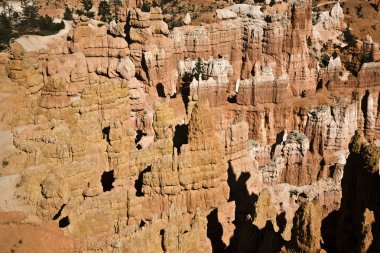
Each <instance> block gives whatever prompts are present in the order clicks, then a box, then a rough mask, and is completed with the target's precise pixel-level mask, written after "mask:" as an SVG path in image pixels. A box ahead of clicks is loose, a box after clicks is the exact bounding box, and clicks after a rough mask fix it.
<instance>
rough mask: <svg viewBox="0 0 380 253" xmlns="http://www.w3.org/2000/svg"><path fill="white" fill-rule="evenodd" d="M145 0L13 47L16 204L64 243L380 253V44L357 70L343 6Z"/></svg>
mask: <svg viewBox="0 0 380 253" xmlns="http://www.w3.org/2000/svg"><path fill="white" fill-rule="evenodd" d="M140 4H141V3H136V4H134V3H131V5H132V6H123V8H122V9H121V10H123V13H124V14H123V15H122V18H120V20H119V21H120V22H118V23H116V21H113V22H111V24H109V25H108V24H102V25H98V24H97V22H95V21H94V20H89V19H88V18H86V17H83V16H82V17H77V18H75V19H74V21H73V23H72V29H70V30H69V31H67V33H65V34H63V35H62V37H58V38H55V39H54V40H51V42H50V43H48V44H47V45H48V46H47V49H41V50H40V49H38V50H33V49H31V48H30V47H28V45H27V44H25V41H28V40H19V41H18V42H16V43H13V44H12V45H11V46H10V49H9V51H8V52H4V53H1V54H0V63H1V64H0V80H1V81H0V96H1V101H0V108H1V111H0V116H1V124H0V128H1V131H0V141H1V145H0V146H1V147H3V148H1V149H0V155H1V159H2V171H1V175H2V176H1V177H0V183H1V184H0V185H4V186H6V187H5V188H6V189H5V188H4V191H3V190H2V191H0V210H1V211H0V217H2V216H1V215H3V214H4V217H5V218H4V219H5V220H6V221H7V222H8V223H9V224H11V225H12V226H13V225H14V226H15V227H16V228H17V227H18V226H22V225H21V224H24V223H28V222H29V223H31V224H33V226H41V227H44V226H51V227H53V228H54V229H55V230H51V231H53V232H54V231H58V232H57V233H56V234H55V232H54V234H53V235H51V234H50V232H49V233H48V236H47V238H48V239H47V240H50V237H49V236H51V238H52V239H54V238H58V239H60V238H61V239H62V238H63V239H62V241H64V242H66V240H67V241H68V242H69V243H68V245H69V248H67V249H66V248H62V252H95V251H102V252H247V253H248V252H324V251H325V250H326V251H327V252H336V251H338V252H339V251H340V252H347V251H349V250H350V249H354V250H355V252H356V251H357V252H366V251H368V250H374V252H376V250H377V249H378V248H379V245H378V244H379V243H378V242H377V238H378V235H379V231H378V225H376V224H377V217H378V213H377V211H378V209H379V203H378V198H377V197H376V194H375V193H376V192H377V191H376V185H378V184H376V180H377V179H376V178H377V176H378V174H379V173H378V160H379V159H378V154H379V152H378V150H377V147H376V146H377V145H379V140H378V139H379V137H378V136H379V122H378V121H379V104H380V97H379V94H380V88H379V85H378V84H379V81H378V80H379V78H378V77H379V71H380V65H379V63H378V62H376V61H377V60H378V58H379V57H378V53H379V50H378V48H379V47H378V44H377V43H376V42H374V41H372V39H371V38H369V37H368V38H367V39H366V40H365V41H364V42H360V43H361V44H360V43H358V45H359V46H357V47H356V48H355V49H350V50H352V51H353V52H356V53H360V54H362V55H364V56H371V57H372V58H366V59H371V60H373V62H372V61H371V62H364V63H363V64H362V65H361V67H360V69H359V70H358V72H357V73H356V74H355V75H354V74H353V73H351V72H350V71H351V70H350V69H349V66H351V65H347V64H353V63H355V62H354V60H352V59H347V58H349V56H348V55H344V54H343V53H341V52H340V51H339V53H340V54H339V55H335V54H334V55H333V52H336V53H337V51H334V50H337V49H336V48H338V47H335V48H334V43H338V42H339V43H338V44H339V45H342V46H343V44H344V43H343V42H342V41H341V38H340V37H339V35H338V34H341V32H342V30H343V29H345V28H346V25H345V23H344V13H343V10H342V7H341V4H340V3H336V4H334V5H332V6H331V10H330V11H329V12H326V13H321V14H320V16H319V18H318V19H317V20H316V21H317V22H314V25H313V20H312V19H313V15H314V16H315V15H316V14H315V13H314V14H313V13H312V1H311V0H291V1H281V0H276V1H265V3H262V4H260V5H258V4H256V5H251V4H232V5H231V6H229V7H227V8H223V9H218V10H217V11H216V12H215V13H212V17H213V19H214V21H215V22H211V23H207V24H202V25H201V26H196V25H193V24H192V23H193V21H192V20H193V18H194V16H192V15H193V14H192V13H191V12H189V13H188V15H186V16H185V17H184V18H183V20H182V25H181V26H178V27H175V28H173V29H172V30H169V28H168V25H167V24H166V23H165V22H164V18H165V15H166V14H165V13H164V12H163V10H162V9H161V8H159V7H152V8H151V9H150V11H149V12H143V11H141V10H140V9H138V8H127V7H134V6H135V5H137V6H139V5H140ZM327 35H328V37H327ZM34 39H41V38H40V37H36V38H34ZM337 41H338V42H337ZM324 48H325V49H324ZM323 50H325V51H323ZM342 50H343V49H342ZM329 51H331V55H327V56H328V57H325V58H324V56H323V53H328V52H329ZM344 52H346V51H344ZM337 54H338V53H337ZM356 130H358V132H357V134H356V135H355V131H356ZM359 132H361V134H359ZM354 135H355V136H356V137H354V138H353V139H352V140H351V138H352V136H354ZM0 189H3V188H1V187H0ZM359 193H360V194H359ZM352 203H354V204H352ZM351 204H352V205H353V207H352V208H350V205H351ZM3 211H4V212H3ZM13 212H20V213H21V214H22V215H20V217H21V218H20V217H19V216H17V217H16V218H15V217H13V216H12V215H15V214H14V213H13ZM9 215H11V216H9ZM17 215H19V213H17ZM7 222H4V223H1V222H0V223H1V224H0V228H2V227H3V226H5V228H7V227H6V226H10V225H9V224H8V223H7ZM337 229H339V231H350V233H344V232H341V233H340V235H339V236H337V234H336V233H335V232H334V231H337ZM1 231H3V230H1ZM49 231H50V230H49ZM53 232H51V233H53ZM59 232H60V233H59ZM1 234H2V233H1V232H0V238H2V235H1ZM22 236H24V235H22ZM25 236H26V237H23V239H22V240H23V241H24V242H25V245H28V243H29V242H28V239H24V238H29V237H30V238H33V237H32V235H25ZM28 236H29V237H28ZM36 236H37V235H36ZM30 238H29V239H30ZM58 239H57V241H58V242H60V241H59V240H58ZM359 239H360V240H359ZM335 241H336V242H337V244H335ZM333 242H334V243H333ZM20 247H21V246H20ZM9 250H10V249H9ZM57 252H59V251H57Z"/></svg>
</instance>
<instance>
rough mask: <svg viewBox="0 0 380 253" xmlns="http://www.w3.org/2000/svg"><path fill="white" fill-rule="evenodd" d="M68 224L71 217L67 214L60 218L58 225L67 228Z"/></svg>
mask: <svg viewBox="0 0 380 253" xmlns="http://www.w3.org/2000/svg"><path fill="white" fill-rule="evenodd" d="M68 225H70V218H69V216H65V217H63V218H62V219H60V220H59V222H58V226H59V227H60V228H65V227H67V226H68Z"/></svg>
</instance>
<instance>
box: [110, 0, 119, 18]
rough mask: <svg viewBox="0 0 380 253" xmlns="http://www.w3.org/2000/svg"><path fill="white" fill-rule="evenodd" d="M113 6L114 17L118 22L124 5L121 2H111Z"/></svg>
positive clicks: (114, 0) (115, 0) (111, 0)
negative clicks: (120, 10)
mask: <svg viewBox="0 0 380 253" xmlns="http://www.w3.org/2000/svg"><path fill="white" fill-rule="evenodd" d="M110 2H111V4H112V6H113V15H114V18H115V20H118V18H119V8H120V7H121V5H122V2H121V0H110Z"/></svg>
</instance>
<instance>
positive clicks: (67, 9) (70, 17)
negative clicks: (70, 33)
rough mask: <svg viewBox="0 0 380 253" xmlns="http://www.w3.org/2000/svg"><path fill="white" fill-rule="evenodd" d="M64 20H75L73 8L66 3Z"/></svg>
mask: <svg viewBox="0 0 380 253" xmlns="http://www.w3.org/2000/svg"><path fill="white" fill-rule="evenodd" d="M63 19H64V20H73V9H71V8H70V7H69V6H68V5H67V4H65V13H63Z"/></svg>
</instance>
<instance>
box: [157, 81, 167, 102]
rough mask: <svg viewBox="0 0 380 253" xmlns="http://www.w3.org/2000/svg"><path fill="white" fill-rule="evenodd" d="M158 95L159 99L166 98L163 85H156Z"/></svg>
mask: <svg viewBox="0 0 380 253" xmlns="http://www.w3.org/2000/svg"><path fill="white" fill-rule="evenodd" d="M156 90H157V94H158V96H159V97H162V98H164V97H166V95H165V87H164V86H163V85H162V83H159V84H157V85H156Z"/></svg>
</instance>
